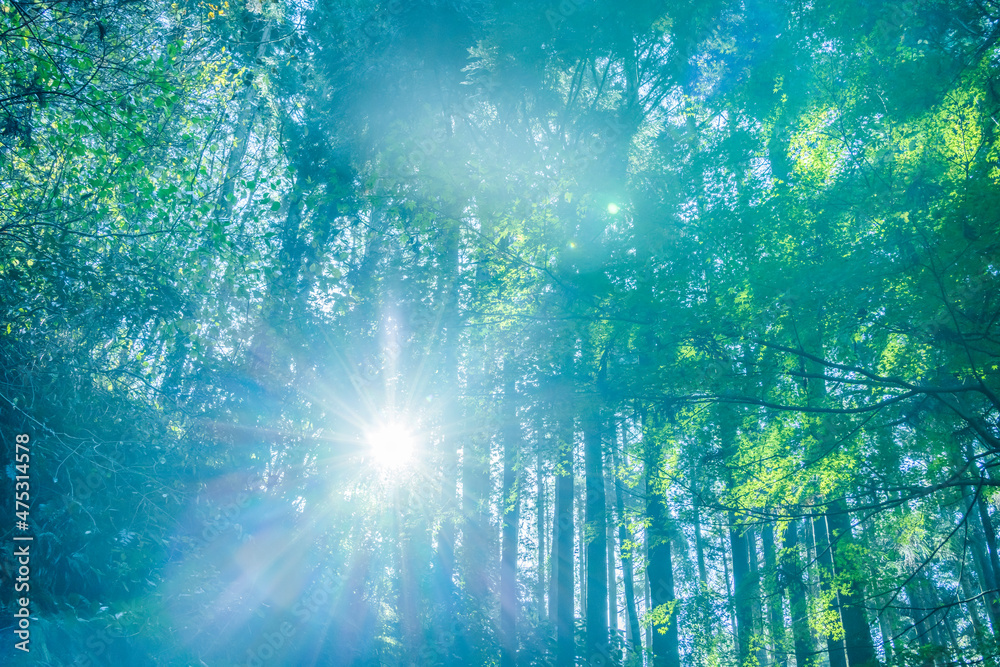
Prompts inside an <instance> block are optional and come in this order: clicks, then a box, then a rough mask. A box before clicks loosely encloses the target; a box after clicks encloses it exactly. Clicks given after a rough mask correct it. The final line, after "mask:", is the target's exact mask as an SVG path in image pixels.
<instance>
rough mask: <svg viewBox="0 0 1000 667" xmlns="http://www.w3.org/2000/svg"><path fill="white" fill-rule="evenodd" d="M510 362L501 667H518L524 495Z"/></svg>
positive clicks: (503, 499) (505, 422)
mask: <svg viewBox="0 0 1000 667" xmlns="http://www.w3.org/2000/svg"><path fill="white" fill-rule="evenodd" d="M510 365H511V364H510V362H507V363H506V364H505V368H504V374H505V375H506V383H505V385H504V397H503V401H504V406H503V410H504V415H503V447H504V450H503V486H502V493H501V495H500V510H501V517H502V521H501V540H500V542H501V544H500V549H501V553H500V667H515V665H517V616H518V600H517V544H518V539H517V536H518V523H519V522H520V518H521V512H520V508H521V495H520V488H519V485H518V479H517V477H518V473H517V470H518V453H519V452H520V449H521V429H520V425H519V423H518V417H517V402H516V401H517V396H516V391H515V375H514V370H513V368H510V367H509V366H510Z"/></svg>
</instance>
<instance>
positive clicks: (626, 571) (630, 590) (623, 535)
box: [611, 442, 642, 653]
mask: <svg viewBox="0 0 1000 667" xmlns="http://www.w3.org/2000/svg"><path fill="white" fill-rule="evenodd" d="M623 444H624V442H623ZM611 465H612V466H613V468H614V470H613V474H614V476H615V509H616V510H617V512H618V521H619V524H618V549H619V551H620V553H621V560H622V585H623V586H624V587H625V628H626V631H627V632H626V637H625V639H626V641H627V642H628V643H629V648H628V650H629V652H631V653H635V652H637V650H641V648H642V640H641V638H640V635H639V613H638V610H637V608H636V601H635V569H634V560H635V559H634V548H635V547H634V544H633V541H632V531H630V530H629V529H628V526H627V525H626V522H625V502H624V498H623V497H622V489H621V486H620V483H619V482H618V480H617V471H618V449H617V447H612V448H611ZM626 545H632V547H630V553H629V554H628V555H627V556H626V554H625V547H626Z"/></svg>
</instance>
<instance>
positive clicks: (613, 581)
mask: <svg viewBox="0 0 1000 667" xmlns="http://www.w3.org/2000/svg"><path fill="white" fill-rule="evenodd" d="M609 433H610V434H611V436H612V442H611V447H612V448H613V447H614V431H613V430H610V431H609ZM604 463H605V465H604V501H605V506H604V511H605V513H606V516H607V520H606V521H605V534H604V540H605V543H606V545H607V556H606V557H607V563H608V630H609V634H610V635H611V636H612V637H616V636H617V635H618V574H617V573H618V568H617V567H616V566H615V565H616V564H615V519H614V517H615V514H614V497H615V496H614V477H613V474H614V468H613V467H612V465H611V456H610V454H609V455H608V456H607V458H606V459H605V460H604Z"/></svg>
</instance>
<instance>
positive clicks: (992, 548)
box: [977, 493, 1000, 640]
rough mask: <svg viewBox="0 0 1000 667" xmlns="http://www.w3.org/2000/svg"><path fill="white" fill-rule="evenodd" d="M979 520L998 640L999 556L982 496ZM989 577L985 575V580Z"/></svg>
mask: <svg viewBox="0 0 1000 667" xmlns="http://www.w3.org/2000/svg"><path fill="white" fill-rule="evenodd" d="M977 502H978V505H979V506H978V508H977V509H978V510H979V519H980V521H981V523H982V524H983V533H985V537H986V547H987V549H988V553H989V567H986V568H984V569H985V570H987V571H988V572H990V573H991V574H992V582H990V583H988V585H989V587H990V590H989V591H988V592H987V595H986V600H987V604H989V605H990V606H991V607H993V608H994V609H995V615H996V618H997V623H995V624H994V625H993V632H994V633H995V634H996V635H997V639H998V640H1000V590H997V589H998V588H1000V554H998V552H997V533H996V530H995V529H994V528H993V519H992V517H990V510H989V507H988V506H987V505H986V501H985V500H984V499H983V494H982V493H980V494H979V499H978V501H977ZM990 578H991V577H990V575H987V580H989V579H990Z"/></svg>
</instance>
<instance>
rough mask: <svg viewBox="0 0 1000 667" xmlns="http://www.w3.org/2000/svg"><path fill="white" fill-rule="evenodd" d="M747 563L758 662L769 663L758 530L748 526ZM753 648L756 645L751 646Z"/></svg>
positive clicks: (759, 663) (760, 663)
mask: <svg viewBox="0 0 1000 667" xmlns="http://www.w3.org/2000/svg"><path fill="white" fill-rule="evenodd" d="M746 540H747V563H748V564H749V565H750V577H749V584H750V587H751V598H750V606H751V608H752V611H753V635H754V636H755V637H756V638H757V639H758V641H757V642H756V644H755V646H756V651H755V652H756V654H757V664H758V665H766V664H767V649H766V648H765V645H764V642H763V636H764V612H763V608H762V601H761V593H760V584H761V581H760V562H759V561H758V559H757V531H756V530H754V528H753V527H749V528H747V532H746ZM750 648H751V649H753V648H754V646H751V647H750Z"/></svg>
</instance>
